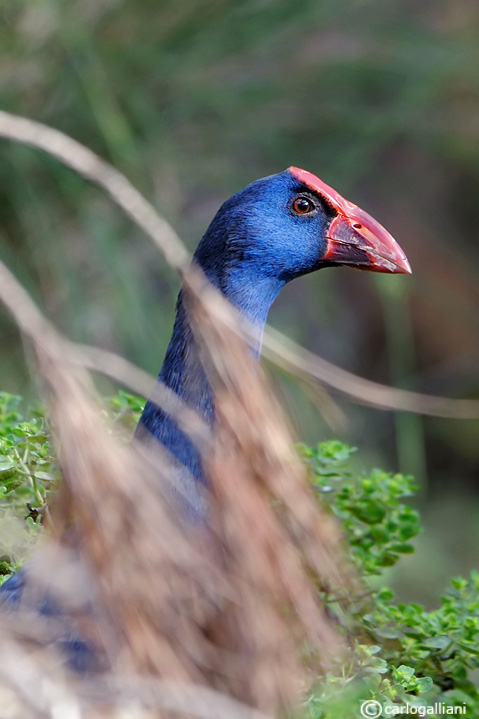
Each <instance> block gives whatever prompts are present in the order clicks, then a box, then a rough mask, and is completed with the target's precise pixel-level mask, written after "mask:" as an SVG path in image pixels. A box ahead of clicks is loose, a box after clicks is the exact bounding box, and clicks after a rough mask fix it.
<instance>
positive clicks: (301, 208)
mask: <svg viewBox="0 0 479 719" xmlns="http://www.w3.org/2000/svg"><path fill="white" fill-rule="evenodd" d="M293 210H294V211H295V212H297V213H298V215H306V214H307V213H308V212H311V211H312V210H314V203H313V202H311V200H308V198H307V197H297V198H296V200H295V201H294V202H293Z"/></svg>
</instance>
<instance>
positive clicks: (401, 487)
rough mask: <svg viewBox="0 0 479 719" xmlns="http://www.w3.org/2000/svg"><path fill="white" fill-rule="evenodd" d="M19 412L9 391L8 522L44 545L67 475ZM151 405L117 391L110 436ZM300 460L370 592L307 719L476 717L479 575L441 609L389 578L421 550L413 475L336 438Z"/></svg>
mask: <svg viewBox="0 0 479 719" xmlns="http://www.w3.org/2000/svg"><path fill="white" fill-rule="evenodd" d="M20 406H21V401H20V398H19V397H17V396H14V395H10V394H7V393H0V518H2V519H8V517H9V516H11V515H12V514H13V513H16V514H17V515H18V514H19V513H23V516H25V517H26V527H27V529H28V532H29V533H30V534H31V535H32V536H33V538H35V537H36V536H37V534H38V532H39V531H41V516H42V514H43V513H45V512H46V511H48V502H49V498H50V495H51V493H52V492H53V491H54V490H55V488H56V487H57V485H58V482H59V479H60V473H59V468H58V464H57V462H56V460H55V456H54V452H53V449H52V447H51V444H50V439H49V436H48V433H47V431H46V421H45V416H44V413H43V412H42V411H41V410H40V409H36V410H34V411H32V412H31V413H29V415H28V418H25V417H24V416H22V413H21V409H20ZM142 408H143V400H142V399H140V398H138V397H132V396H131V395H128V394H127V393H125V392H121V391H120V392H119V393H118V394H117V395H116V396H114V397H111V398H109V399H108V400H107V404H106V405H105V409H104V411H105V415H108V417H109V418H110V419H111V420H112V426H113V431H114V432H115V433H117V434H118V435H120V436H125V432H126V433H130V434H131V432H132V430H133V428H134V427H135V425H136V423H137V421H138V418H139V416H140V413H141V411H142ZM298 451H299V452H300V454H301V455H302V457H303V459H304V461H305V462H306V463H307V464H308V465H309V468H310V477H311V483H312V486H313V487H314V489H315V490H316V491H317V493H318V497H319V498H320V499H321V501H322V502H323V503H325V504H326V505H327V506H329V508H330V511H331V512H333V513H334V514H335V515H336V516H337V517H338V518H339V520H340V521H341V523H342V526H343V528H344V534H345V538H346V540H347V542H348V544H349V546H350V549H351V558H352V561H353V562H354V564H355V566H356V568H357V570H358V573H359V576H360V579H361V582H362V584H363V586H364V592H361V593H360V594H359V595H358V596H357V597H355V598H353V600H352V602H351V603H350V604H349V605H347V607H346V609H345V607H344V604H342V611H343V613H344V611H346V613H347V618H346V621H343V622H341V626H342V627H343V628H344V629H343V631H344V632H345V634H346V636H347V639H348V643H349V644H350V645H351V647H352V649H351V652H350V654H349V655H348V657H347V658H346V659H345V658H344V657H343V658H342V659H341V660H340V659H337V660H335V661H336V664H335V666H333V667H332V669H331V671H330V672H328V674H327V675H326V676H325V677H322V678H321V679H320V680H318V683H317V685H316V687H315V689H314V692H313V693H312V694H311V695H310V696H309V698H308V700H307V703H306V708H305V713H306V717H307V719H343V718H344V719H349V718H351V719H353V718H354V719H356V718H357V717H358V716H360V706H361V703H362V702H365V701H370V702H373V701H375V702H379V704H380V705H381V711H382V714H379V715H380V716H391V715H392V714H394V713H395V712H396V711H398V710H400V709H401V708H403V709H405V707H407V706H409V707H412V708H413V709H412V710H411V711H414V712H415V713H416V715H421V713H422V714H423V715H425V714H426V710H427V707H428V706H429V707H430V706H431V705H434V703H439V702H440V703H442V704H444V705H448V706H451V707H461V708H463V707H464V706H466V707H467V711H468V715H469V716H477V715H478V714H479V691H478V689H477V686H476V684H477V674H476V681H475V680H474V673H475V672H477V670H478V669H479V573H478V572H472V573H471V576H470V577H469V578H468V579H463V578H456V579H453V580H452V581H451V586H450V588H449V589H448V590H447V591H446V592H445V594H444V596H443V597H442V598H441V602H440V605H439V607H438V608H437V609H433V610H431V611H426V610H425V608H424V607H422V606H421V605H419V604H414V603H410V604H404V603H398V602H396V601H395V597H394V594H393V592H392V591H391V590H390V589H388V588H387V587H385V586H384V585H383V580H382V576H381V575H382V573H383V572H384V569H385V568H386V567H389V566H391V565H393V564H395V563H396V562H397V561H398V559H399V558H400V556H401V555H403V554H408V553H410V552H411V551H413V547H412V545H411V543H410V541H411V539H413V538H414V537H415V536H416V535H417V534H418V532H419V531H420V524H419V516H418V513H417V512H416V511H415V510H413V509H411V508H410V507H408V506H407V505H406V504H404V502H403V500H404V499H407V498H409V497H410V496H411V495H412V494H413V493H414V491H415V490H416V487H415V485H414V483H413V480H412V478H411V477H405V476H403V475H401V474H388V473H386V472H383V471H381V470H373V471H372V472H370V473H369V474H368V475H364V476H362V477H354V476H353V475H352V473H351V471H350V468H349V463H350V460H351V457H352V455H353V454H354V452H355V451H356V450H355V449H354V448H351V447H348V446H346V445H344V444H342V443H341V442H337V441H332V442H325V443H322V444H320V445H318V446H317V447H316V448H315V449H312V448H309V447H306V446H305V445H300V446H299V448H298ZM7 541H8V540H7ZM7 541H5V539H4V538H3V537H2V542H3V543H4V548H3V549H2V550H0V577H2V576H3V579H5V578H6V577H7V576H8V575H9V574H10V573H11V572H13V571H15V570H16V569H17V568H18V566H19V564H20V563H21V561H22V557H18V556H16V555H15V553H14V552H11V553H10V551H9V547H8V544H7ZM0 581H1V580H0ZM325 601H326V603H327V604H328V607H329V609H330V611H331V613H332V614H333V615H335V616H339V614H338V612H339V609H338V597H333V596H326V597H325ZM374 706H376V707H377V706H378V705H374ZM374 706H373V709H374ZM442 713H444V712H442ZM431 715H432V716H436V714H431V713H428V716H431ZM371 716H373V715H372V714H371Z"/></svg>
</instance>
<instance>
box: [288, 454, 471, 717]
mask: <svg viewBox="0 0 479 719" xmlns="http://www.w3.org/2000/svg"><path fill="white" fill-rule="evenodd" d="M299 451H300V453H301V455H302V456H303V458H304V459H305V460H306V462H307V463H308V464H309V467H310V470H311V472H310V475H311V482H312V484H313V487H314V488H315V489H316V490H317V491H318V494H319V495H320V496H321V498H322V500H323V501H324V502H327V504H328V505H329V507H330V508H331V511H332V512H334V514H336V515H337V517H338V518H339V519H340V521H341V522H342V525H343V527H344V532H345V536H346V539H347V541H348V544H349V546H350V548H351V558H352V560H353V562H354V564H355V566H356V568H357V570H358V573H359V576H360V578H361V580H362V583H363V585H364V587H365V589H366V590H367V591H365V596H364V595H363V596H362V597H361V596H360V597H358V598H357V599H356V600H355V601H353V603H352V605H351V606H349V607H348V617H347V622H346V624H345V623H344V621H343V622H342V625H343V626H344V627H345V628H344V631H345V633H346V634H347V636H348V639H349V640H350V643H351V645H352V654H351V656H350V657H349V658H348V660H347V661H343V662H342V663H341V664H338V666H336V667H335V671H331V672H330V673H328V675H327V676H326V677H325V678H323V679H321V680H320V681H319V682H318V685H317V686H316V688H315V691H314V692H313V693H312V694H311V696H310V697H309V699H308V702H307V717H308V719H323V718H324V719H336V717H337V718H338V719H339V718H340V717H341V719H343V718H344V719H348V717H351V718H353V717H354V718H356V717H358V716H361V713H360V707H361V704H362V702H364V701H370V702H371V701H373V702H379V704H380V705H381V708H380V707H379V705H370V707H371V708H370V711H371V713H370V714H369V715H368V716H371V717H373V716H394V714H395V713H400V712H404V710H405V708H406V707H407V706H408V707H409V713H411V714H413V715H416V716H417V715H419V716H421V715H422V716H426V715H427V716H441V715H443V714H446V713H447V712H448V711H449V712H450V713H452V711H453V709H452V708H453V707H456V708H460V709H461V710H462V711H463V713H464V714H466V715H467V716H479V690H478V686H477V684H478V681H477V680H478V678H479V673H478V672H477V670H478V669H479V573H478V572H477V571H473V572H471V576H470V577H469V578H468V579H463V578H457V579H453V580H452V581H451V586H450V587H449V589H447V590H446V592H445V594H444V596H442V597H441V599H440V606H439V608H437V609H434V610H432V611H426V610H425V608H424V607H422V606H421V605H419V604H414V603H411V604H403V603H396V602H395V599H394V594H393V592H392V591H391V590H390V589H388V588H387V587H384V586H381V583H380V584H379V587H380V588H379V589H378V588H377V587H378V576H379V577H381V574H382V572H383V570H384V568H385V567H388V566H391V565H393V564H395V563H396V562H397V561H398V559H399V558H400V556H401V554H408V553H410V552H412V551H413V550H414V548H413V546H412V544H411V543H410V540H411V539H412V538H413V537H415V536H416V535H417V534H418V532H419V531H420V524H419V515H418V513H417V512H416V511H415V510H414V509H411V507H409V506H407V505H405V504H404V503H403V502H402V499H403V498H407V497H410V496H411V495H412V494H413V493H414V492H415V491H416V489H417V487H415V485H414V483H413V480H412V478H411V477H405V476H403V475H401V474H388V473H386V472H383V471H381V470H373V471H372V472H371V473H370V474H369V475H367V476H364V477H359V478H357V477H355V478H354V479H353V478H352V477H351V473H350V471H349V468H348V464H349V460H350V458H351V455H352V454H353V452H354V451H355V450H354V449H353V448H351V447H348V446H346V445H344V444H341V442H337V441H332V442H325V443H322V444H319V445H318V447H317V448H316V449H311V448H309V447H305V446H304V445H301V446H300V447H299ZM379 582H380V580H379ZM325 600H326V602H327V604H328V605H329V608H330V610H331V611H332V612H335V611H336V605H337V602H336V601H335V598H334V597H328V596H326V597H325ZM474 677H475V678H474ZM447 707H449V710H448V709H447ZM376 710H377V711H378V712H379V711H380V712H381V713H376V714H375V713H374V712H375V711H376ZM365 712H367V709H365ZM456 712H457V709H456Z"/></svg>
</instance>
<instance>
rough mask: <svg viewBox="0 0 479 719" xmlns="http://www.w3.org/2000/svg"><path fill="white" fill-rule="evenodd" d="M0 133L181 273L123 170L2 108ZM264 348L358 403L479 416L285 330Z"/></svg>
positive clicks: (269, 336)
mask: <svg viewBox="0 0 479 719" xmlns="http://www.w3.org/2000/svg"><path fill="white" fill-rule="evenodd" d="M0 136H1V137H5V138H8V139H10V140H14V141H16V142H21V143H24V144H27V145H31V146H32V147H36V148H38V149H40V150H43V151H44V152H47V153H48V154H50V155H52V156H53V157H56V158H57V159H58V160H59V161H60V162H62V163H64V164H65V165H67V166H68V167H70V168H72V169H73V170H75V171H76V172H78V173H80V174H81V175H83V176H85V177H87V178H88V179H90V180H91V181H92V182H94V183H96V184H97V185H99V186H100V187H102V188H103V189H104V190H105V192H107V193H108V195H109V196H110V197H111V198H112V199H113V201H114V202H116V204H117V205H118V207H120V208H121V209H122V210H123V211H124V212H125V213H126V214H127V215H128V216H129V217H130V218H131V219H132V220H133V222H135V223H136V224H137V225H138V227H140V228H141V229H142V230H143V231H144V232H145V233H146V235H147V236H148V237H149V238H150V239H151V240H152V241H153V243H154V244H155V246H156V247H158V249H159V250H160V251H161V252H162V253H163V255H164V256H165V258H166V260H167V261H168V262H169V264H170V265H171V266H172V267H174V268H175V269H176V270H177V271H178V272H179V273H180V275H181V274H182V273H183V271H184V270H185V269H186V268H187V266H188V263H189V255H188V252H187V250H186V248H185V246H184V244H183V242H182V241H181V239H180V238H179V237H178V235H177V234H176V232H175V231H174V230H173V228H172V227H171V226H170V225H169V224H168V223H167V222H166V221H165V220H164V219H163V218H162V217H160V215H158V213H157V212H156V210H155V209H154V207H153V206H152V205H151V204H150V203H149V202H147V200H146V199H145V198H144V197H143V195H141V194H140V193H139V192H138V190H137V189H136V188H135V187H134V186H133V185H132V184H131V183H130V182H129V180H128V179H127V178H126V177H125V176H124V175H122V173H120V172H119V171H118V170H117V169H115V168H114V167H112V166H111V165H109V164H108V163H107V162H105V161H104V160H102V159H101V158H100V157H98V155H96V154H95V153H94V152H92V151H91V150H90V149H88V148H87V147H85V146H84V145H82V144H81V143H79V142H77V141H76V140H73V139H72V138H71V137H68V136H67V135H65V134H64V133H62V132H59V131H58V130H54V129H53V128H51V127H48V126H47V125H43V124H42V123H39V122H34V121H33V120H29V119H28V118H25V117H20V116H18V115H12V114H11V113H8V112H4V111H1V110H0ZM222 301H224V299H223V297H222V296H221V295H217V302H222ZM232 318H233V319H232V321H230V326H231V327H232V328H234V327H236V326H237V324H238V321H237V317H235V316H234V315H232ZM243 325H244V326H243V330H244V331H245V332H246V333H247V334H254V329H253V330H252V329H251V328H248V327H247V326H246V324H245V323H243ZM264 347H265V350H266V351H267V352H269V355H270V358H271V360H272V361H274V362H277V363H278V364H280V365H281V366H284V367H286V368H287V369H288V370H289V371H290V372H292V373H294V374H299V375H300V376H304V375H307V376H309V377H310V378H312V379H315V380H319V381H320V382H322V383H324V384H325V385H326V386H327V387H331V388H332V389H333V390H336V391H338V392H340V393H341V394H343V395H346V396H348V397H350V398H351V399H352V400H353V401H356V402H360V403H363V404H369V405H372V406H374V407H378V408H381V409H389V410H401V411H406V412H416V413H418V414H428V415H431V416H438V417H450V418H456V419H477V418H478V417H479V401H476V400H467V399H463V400H461V399H457V400H456V399H449V398H447V397H430V396H428V395H425V394H421V393H417V392H408V391H406V390H400V389H396V388H394V387H389V386H386V385H380V384H377V383H375V382H371V381H369V380H365V379H363V378H362V377H358V376H357V375H354V374H352V373H350V372H346V371H345V370H342V369H340V368H339V367H336V366H335V365H333V364H331V363H329V362H326V361H325V360H323V359H322V358H321V357H318V356H316V355H313V354H312V353H310V352H307V351H306V350H303V349H302V348H301V347H299V345H295V344H294V343H292V342H291V341H289V340H288V338H286V337H285V336H284V335H282V334H281V333H279V332H277V331H273V330H271V329H267V330H266V332H265V335H264Z"/></svg>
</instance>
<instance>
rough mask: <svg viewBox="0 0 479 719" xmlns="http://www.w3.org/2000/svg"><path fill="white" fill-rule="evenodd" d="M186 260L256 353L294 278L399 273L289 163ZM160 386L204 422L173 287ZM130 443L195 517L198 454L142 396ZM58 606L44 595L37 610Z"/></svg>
mask: <svg viewBox="0 0 479 719" xmlns="http://www.w3.org/2000/svg"><path fill="white" fill-rule="evenodd" d="M193 264H194V265H197V266H198V267H200V268H201V270H202V271H203V273H204V275H205V276H206V278H207V279H208V280H209V281H210V282H211V284H212V285H213V286H214V287H215V288H216V289H217V290H219V291H220V292H221V293H222V295H223V296H224V297H225V298H226V299H227V300H228V301H229V302H231V303H232V304H233V305H234V306H235V307H236V308H237V310H238V311H239V312H240V314H241V315H242V316H243V317H244V318H246V319H247V320H248V321H249V322H250V323H251V324H252V325H253V326H254V327H255V329H256V337H257V341H256V343H255V344H254V345H253V346H252V348H251V350H252V352H253V355H254V356H255V357H256V359H259V356H260V353H261V338H262V334H263V330H264V327H265V323H266V320H267V316H268V312H269V309H270V307H271V305H272V304H273V302H274V300H275V299H276V297H277V296H278V294H279V292H280V291H281V289H282V287H283V286H284V285H285V284H286V283H288V282H290V281H292V280H294V279H296V278H298V277H301V276H303V275H307V274H309V273H311V272H315V271H317V270H320V269H323V268H326V267H334V266H348V267H353V268H357V269H360V270H367V271H372V272H384V273H391V274H396V273H399V274H409V273H410V272H411V268H410V265H409V262H408V260H407V258H406V255H405V253H404V252H403V250H402V249H401V247H400V246H399V244H398V243H397V242H396V241H395V240H394V239H393V237H392V236H391V235H390V233H389V232H388V231H387V230H386V229H385V228H384V227H383V226H382V225H381V224H380V223H379V222H377V221H376V220H375V219H374V218H373V217H372V216H371V215H369V214H368V213H367V212H365V211H364V210H362V209H360V208H359V207H358V206H357V205H355V204H353V203H352V202H350V201H349V200H346V199H345V198H344V197H342V196H341V195H340V194H339V193H338V192H337V191H336V190H334V189H333V188H332V187H330V186H329V185H327V184H326V183H325V182H323V181H322V180H320V179H319V177H317V176H316V175H314V174H312V173H310V172H308V171H307V170H303V169H300V168H298V167H289V168H288V169H286V170H284V171H283V172H280V173H277V174H274V175H270V176H268V177H264V178H262V179H259V180H256V181H255V182H253V183H251V184H249V185H247V186H246V187H245V188H243V189H242V190H240V191H239V192H237V193H236V194H235V195H233V196H232V197H231V198H230V199H228V200H226V202H224V203H223V205H222V206H221V207H220V209H219V210H218V212H217V213H216V215H215V217H214V218H213V220H212V222H211V224H210V225H209V227H208V229H207V230H206V232H205V234H204V235H203V237H202V239H201V241H200V243H199V245H198V247H197V249H196V251H195V253H194V255H193ZM159 380H160V382H162V383H164V384H165V385H166V386H167V387H168V388H169V389H170V390H172V391H173V392H175V393H176V394H177V395H178V396H179V397H180V399H181V400H182V401H183V402H184V403H186V405H188V406H189V407H191V408H193V409H195V410H196V411H197V412H198V413H199V415H200V416H201V417H202V418H203V419H204V420H205V421H206V422H207V423H208V424H209V425H210V426H212V425H213V424H214V401H213V393H212V389H211V386H210V385H209V382H208V379H207V377H206V374H205V372H204V369H203V367H202V364H201V361H200V357H199V348H198V347H197V345H196V342H195V339H194V336H193V330H192V327H191V323H190V319H189V317H188V312H187V309H186V305H185V296H184V291H183V290H180V293H179V295H178V300H177V305H176V317H175V321H174V326H173V333H172V337H171V340H170V343H169V345H168V348H167V351H166V355H165V359H164V362H163V366H162V368H161V371H160V374H159ZM134 441H135V442H139V443H143V444H148V443H151V442H153V443H155V442H161V443H162V444H163V445H164V446H165V447H166V448H167V449H168V450H169V452H170V453H171V455H173V457H174V458H175V460H176V461H177V463H178V464H179V465H180V466H181V467H182V468H183V469H184V472H182V473H180V475H181V477H180V481H181V483H182V484H183V486H182V488H181V489H182V495H183V496H186V497H187V499H188V503H189V505H190V508H191V510H192V512H193V514H195V513H196V514H201V513H203V511H204V507H203V506H202V502H203V497H204V492H202V491H200V490H201V489H202V488H203V487H204V486H205V485H207V477H206V476H205V473H204V470H203V467H202V460H201V456H200V454H199V450H198V449H197V447H196V446H195V445H194V444H193V442H192V441H191V440H190V438H189V437H188V436H187V435H186V434H185V433H184V432H183V431H182V430H181V429H180V427H179V426H178V425H177V424H176V422H175V420H174V419H172V417H170V416H169V415H168V414H167V413H166V412H165V411H163V410H162V409H161V408H159V407H158V406H157V405H156V404H155V403H154V402H153V401H152V400H149V401H148V402H147V403H146V405H145V408H144V411H143V413H142V415H141V418H140V421H139V423H138V426H137V429H136V432H135V437H134ZM24 585H25V574H24V570H22V569H20V570H19V571H18V572H17V573H16V574H14V575H12V577H10V578H9V579H8V580H7V581H6V582H5V583H4V584H3V585H2V587H0V601H1V600H2V599H3V600H4V601H5V602H6V603H7V604H9V605H10V606H11V607H15V606H18V605H19V604H20V600H21V595H22V591H23V588H24ZM59 611H60V612H61V610H59V608H58V607H57V606H55V603H54V602H52V601H51V599H49V598H48V597H47V598H45V600H44V601H43V602H42V606H41V607H39V612H40V613H43V614H46V615H51V614H57V613H58V612H59ZM63 644H64V650H65V652H66V653H67V654H68V660H67V663H68V664H69V665H70V666H71V667H72V668H73V669H76V670H78V671H82V670H84V669H85V668H88V667H89V666H91V660H92V652H91V650H90V648H89V647H88V645H87V644H86V643H85V642H84V641H83V640H82V639H81V638H79V637H77V636H74V635H72V636H69V637H66V639H65V641H64V642H63Z"/></svg>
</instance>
